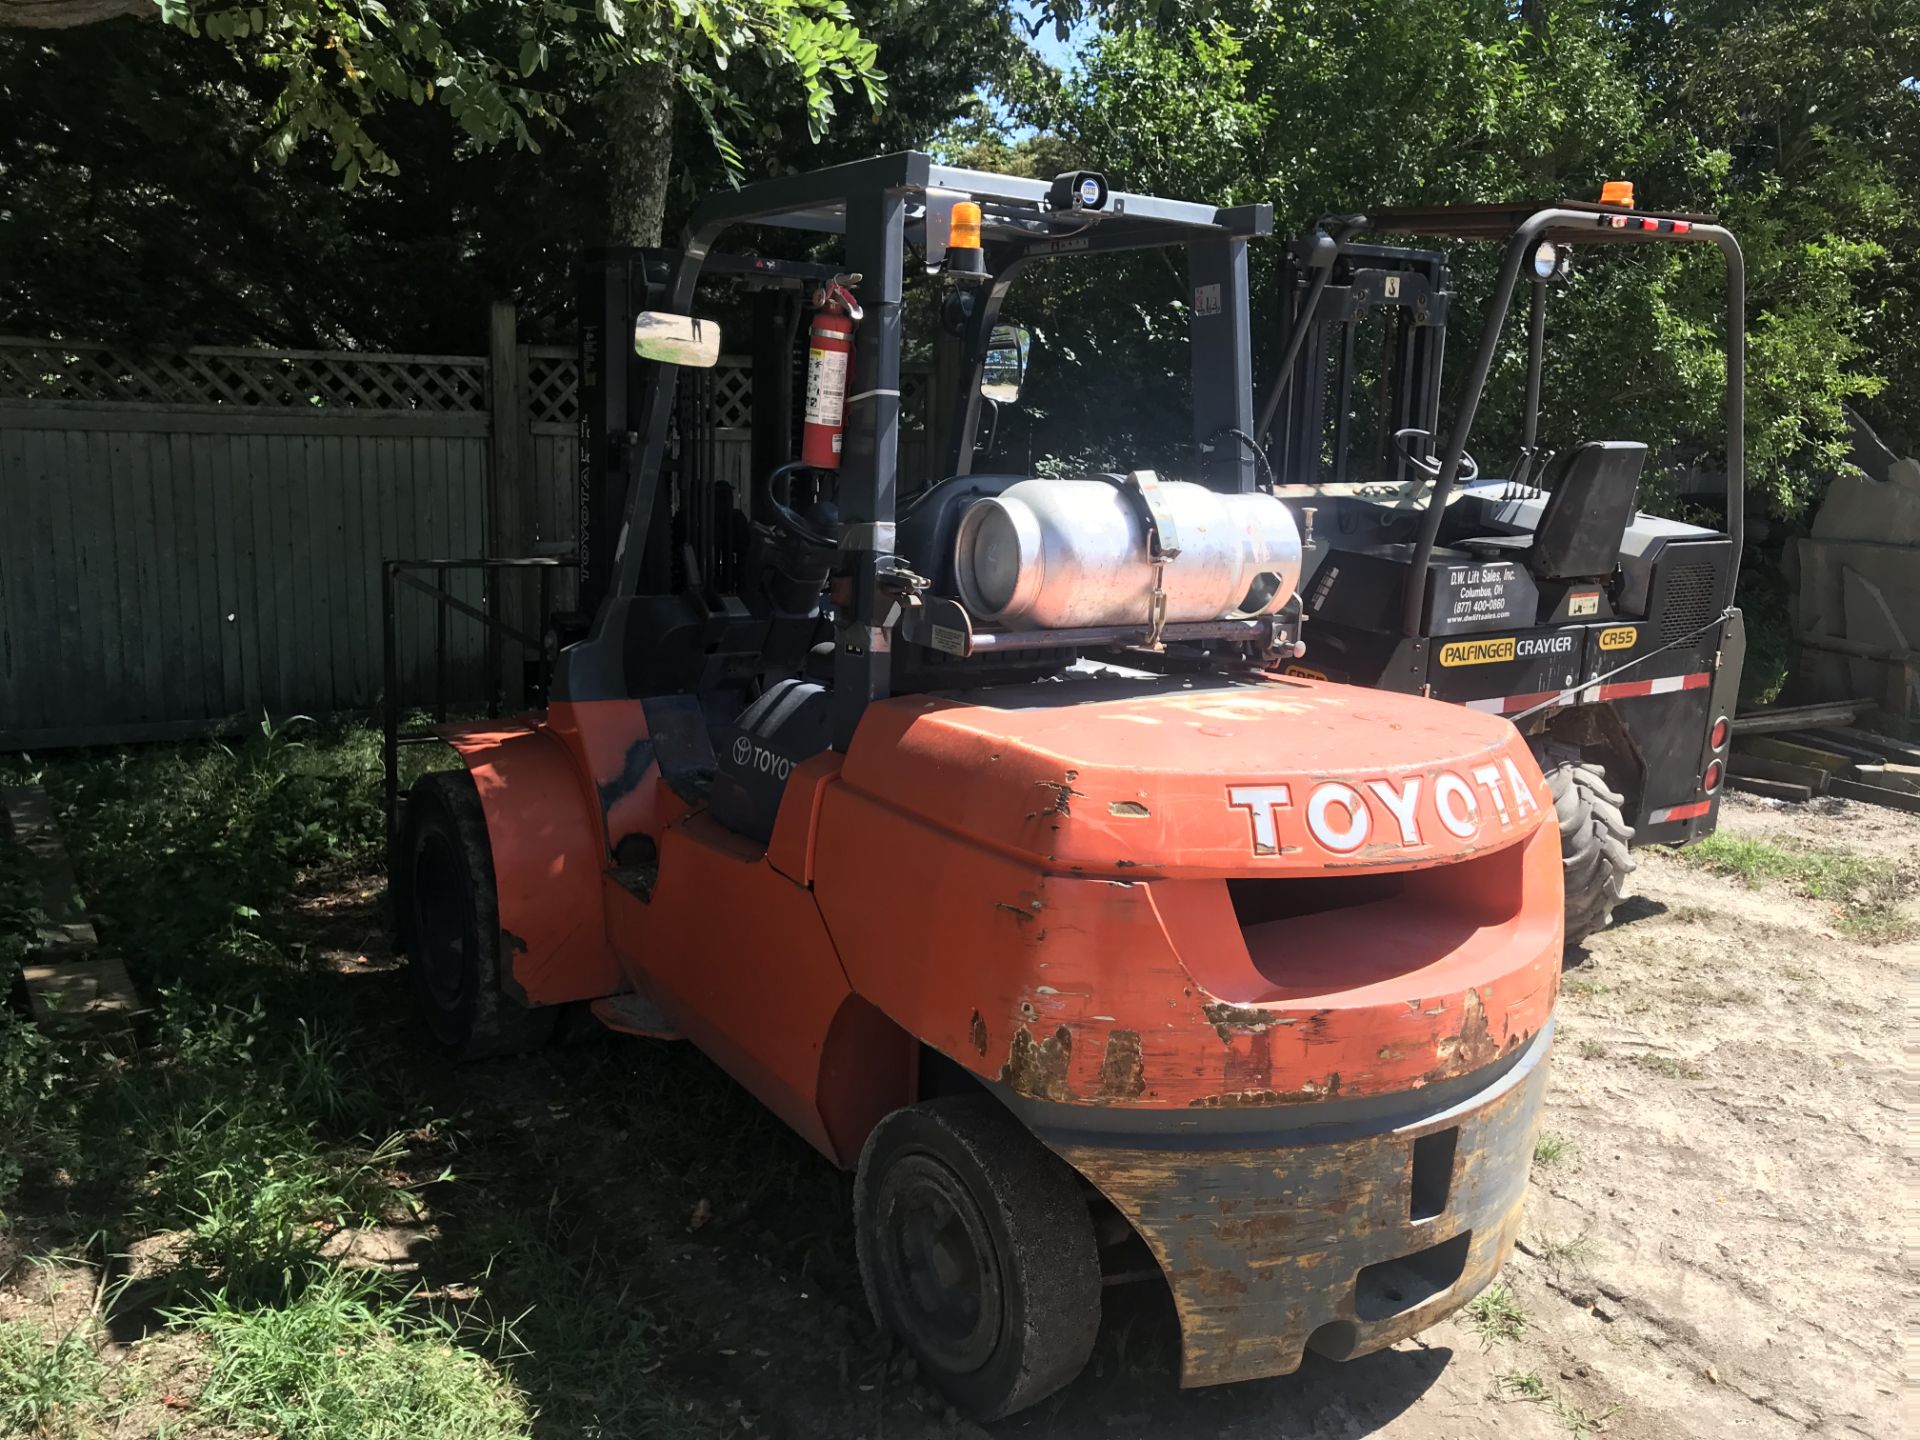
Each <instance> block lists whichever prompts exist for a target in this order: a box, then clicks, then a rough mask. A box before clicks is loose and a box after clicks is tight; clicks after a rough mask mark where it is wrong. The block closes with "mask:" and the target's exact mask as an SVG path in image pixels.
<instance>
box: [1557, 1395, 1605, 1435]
mask: <svg viewBox="0 0 1920 1440" xmlns="http://www.w3.org/2000/svg"><path fill="white" fill-rule="evenodd" d="M1619 1408H1620V1407H1619V1406H1618V1405H1609V1406H1608V1407H1607V1408H1606V1409H1605V1410H1602V1411H1601V1412H1600V1413H1599V1414H1598V1415H1594V1414H1591V1413H1590V1412H1588V1411H1586V1410H1582V1409H1581V1408H1580V1407H1579V1406H1578V1405H1574V1404H1570V1403H1569V1402H1567V1401H1565V1400H1555V1401H1554V1402H1553V1413H1554V1416H1555V1417H1556V1418H1557V1419H1558V1420H1559V1421H1560V1423H1561V1424H1562V1425H1564V1426H1566V1428H1567V1431H1568V1433H1570V1434H1573V1435H1591V1434H1593V1433H1594V1432H1595V1431H1596V1430H1600V1429H1602V1428H1604V1427H1605V1425H1606V1423H1607V1419H1608V1417H1610V1416H1611V1415H1612V1414H1613V1412H1614V1411H1616V1410H1618V1409H1619Z"/></svg>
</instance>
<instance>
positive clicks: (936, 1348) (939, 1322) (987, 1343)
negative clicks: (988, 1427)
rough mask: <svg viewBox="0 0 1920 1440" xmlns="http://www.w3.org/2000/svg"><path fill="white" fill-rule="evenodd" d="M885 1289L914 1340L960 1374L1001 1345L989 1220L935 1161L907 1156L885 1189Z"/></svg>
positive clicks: (880, 1213)
mask: <svg viewBox="0 0 1920 1440" xmlns="http://www.w3.org/2000/svg"><path fill="white" fill-rule="evenodd" d="M878 1218H879V1220H880V1229H881V1234H882V1237H883V1243H882V1245H881V1247H880V1256H879V1259H880V1266H879V1269H880V1275H879V1276H878V1277H877V1278H878V1279H879V1280H880V1283H881V1284H883V1285H885V1286H886V1287H887V1288H888V1289H889V1290H890V1291H891V1292H892V1294H893V1298H894V1299H895V1301H896V1302H897V1303H896V1305H895V1307H894V1308H895V1310H896V1312H897V1313H898V1314H899V1315H900V1317H901V1318H902V1320H903V1321H904V1323H905V1325H906V1326H907V1327H908V1328H909V1329H910V1332H911V1333H910V1335H909V1337H908V1338H909V1339H910V1340H911V1341H912V1342H913V1343H914V1344H915V1346H917V1347H918V1348H919V1349H921V1350H922V1351H923V1352H924V1353H925V1354H926V1355H927V1357H928V1358H929V1359H931V1360H933V1361H935V1362H936V1363H937V1364H939V1365H940V1366H941V1367H942V1368H944V1369H947V1370H949V1371H952V1372H954V1373H957V1374H964V1373H967V1372H969V1371H972V1370H977V1369H979V1368H980V1366H982V1365H984V1364H986V1362H987V1361H988V1359H990V1358H991V1357H992V1355H993V1351H994V1346H995V1344H996V1343H997V1341H998V1339H999V1334H1000V1324H1001V1315H1002V1313H1003V1305H1004V1301H1003V1296H1002V1293H1001V1280H1000V1266H999V1262H998V1260H997V1259H996V1257H995V1255H994V1251H993V1244H992V1241H991V1239H990V1238H989V1235H988V1231H987V1226H986V1218H985V1217H984V1216H983V1215H981V1213H980V1210H979V1207H978V1206H977V1205H976V1204H975V1202H974V1200H973V1197H972V1196H971V1195H969V1194H968V1193H967V1191H966V1189H965V1188H964V1186H963V1185H962V1183H961V1181H960V1178H959V1177H958V1176H957V1175H955V1174H954V1173H953V1171H952V1170H951V1169H949V1168H948V1167H947V1166H946V1165H945V1164H944V1163H943V1162H941V1161H940V1160H938V1159H936V1158H935V1157H933V1156H931V1155H925V1154H919V1155H907V1156H903V1157H902V1158H901V1159H900V1160H899V1161H898V1162H897V1163H896V1164H895V1165H894V1166H893V1167H891V1169H890V1170H889V1171H888V1173H887V1176H886V1179H885V1181H884V1182H883V1184H882V1187H881V1193H880V1196H879V1206H878Z"/></svg>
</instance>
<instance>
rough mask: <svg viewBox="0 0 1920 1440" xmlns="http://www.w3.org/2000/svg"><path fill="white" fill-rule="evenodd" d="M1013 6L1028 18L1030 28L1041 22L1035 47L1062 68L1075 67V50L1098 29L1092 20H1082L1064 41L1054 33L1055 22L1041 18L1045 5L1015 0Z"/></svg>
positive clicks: (1046, 59)
mask: <svg viewBox="0 0 1920 1440" xmlns="http://www.w3.org/2000/svg"><path fill="white" fill-rule="evenodd" d="M1013 8H1014V11H1015V13H1016V14H1019V15H1022V16H1024V17H1025V18H1026V22H1027V25H1028V26H1029V28H1031V27H1032V26H1033V25H1034V24H1035V23H1036V22H1038V23H1039V25H1040V29H1039V32H1038V33H1037V34H1035V35H1034V37H1033V48H1034V49H1036V50H1038V51H1039V52H1040V58H1041V59H1043V60H1045V61H1046V62H1047V63H1048V64H1049V65H1052V66H1055V67H1056V68H1058V69H1061V70H1069V69H1072V68H1073V65H1074V63H1075V61H1074V52H1075V51H1076V50H1078V49H1079V48H1080V46H1081V45H1083V44H1085V43H1086V41H1087V39H1088V38H1089V37H1091V36H1092V34H1093V32H1094V30H1095V29H1096V27H1095V25H1094V24H1093V22H1092V21H1090V20H1082V21H1081V22H1080V23H1079V24H1078V25H1076V26H1074V27H1073V32H1072V33H1071V34H1070V35H1069V36H1068V37H1067V39H1066V40H1065V41H1064V42H1062V41H1061V40H1059V39H1058V38H1056V36H1055V35H1054V30H1053V23H1052V22H1051V21H1042V20H1041V19H1040V17H1041V15H1042V13H1043V8H1044V7H1043V6H1041V5H1040V4H1038V3H1036V0H1014V6H1013Z"/></svg>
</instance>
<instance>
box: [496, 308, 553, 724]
mask: <svg viewBox="0 0 1920 1440" xmlns="http://www.w3.org/2000/svg"><path fill="white" fill-rule="evenodd" d="M518 342H519V336H518V333H517V322H516V318H515V315H514V308H513V302H512V301H510V300H496V301H494V302H493V307H492V313H491V315H490V317H489V323H488V327H487V409H488V412H489V425H490V430H491V435H492V447H491V452H492V463H491V470H490V474H489V475H488V484H487V553H488V555H490V556H494V557H501V556H509V557H511V556H524V555H529V554H531V553H532V552H533V519H534V505H533V496H532V494H531V491H532V488H533V467H532V466H531V465H530V464H529V463H528V460H529V456H528V453H527V452H528V435H529V433H530V432H529V429H528V426H529V424H530V417H529V416H528V414H527V375H526V363H525V349H524V347H522V346H521V345H520V344H519V343H518ZM523 579H524V577H523V576H521V575H518V574H515V573H514V572H513V571H511V570H496V571H495V572H493V573H492V574H491V575H489V576H488V577H487V586H488V591H489V593H490V594H491V595H492V596H493V597H494V604H493V607H492V608H493V613H494V616H495V617H496V618H497V619H499V620H501V621H502V622H504V623H505V624H508V625H511V626H513V627H514V629H516V630H519V631H521V632H523V633H534V632H535V631H536V630H537V629H538V628H539V626H541V625H542V624H544V623H545V618H546V617H544V616H536V615H533V614H531V613H530V607H529V605H528V604H527V596H526V587H525V585H523V584H522V583H521V582H522V580H523ZM488 653H489V654H493V655H497V656H499V657H500V658H499V666H498V670H497V672H496V673H495V674H493V675H491V676H489V677H488V683H489V684H491V685H492V686H493V687H494V691H495V693H496V694H498V695H499V696H501V697H502V699H503V700H504V701H505V702H506V705H507V707H508V708H509V709H518V708H519V705H520V695H521V691H522V688H523V685H522V676H523V675H524V673H525V670H524V662H525V658H526V656H525V647H524V646H522V645H521V644H520V642H519V641H517V640H507V641H506V642H505V643H504V644H501V645H498V646H489V649H488Z"/></svg>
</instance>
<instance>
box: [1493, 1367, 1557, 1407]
mask: <svg viewBox="0 0 1920 1440" xmlns="http://www.w3.org/2000/svg"><path fill="white" fill-rule="evenodd" d="M1500 1388H1501V1389H1502V1390H1507V1391H1510V1392H1512V1394H1513V1395H1514V1396H1515V1397H1517V1398H1518V1399H1521V1400H1545V1399H1546V1398H1547V1382H1546V1381H1544V1380H1542V1379H1541V1378H1540V1377H1539V1376H1538V1375H1537V1374H1535V1373H1534V1372H1533V1371H1531V1370H1529V1371H1528V1372H1527V1373H1526V1374H1524V1375H1502V1376H1501V1377H1500Z"/></svg>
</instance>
